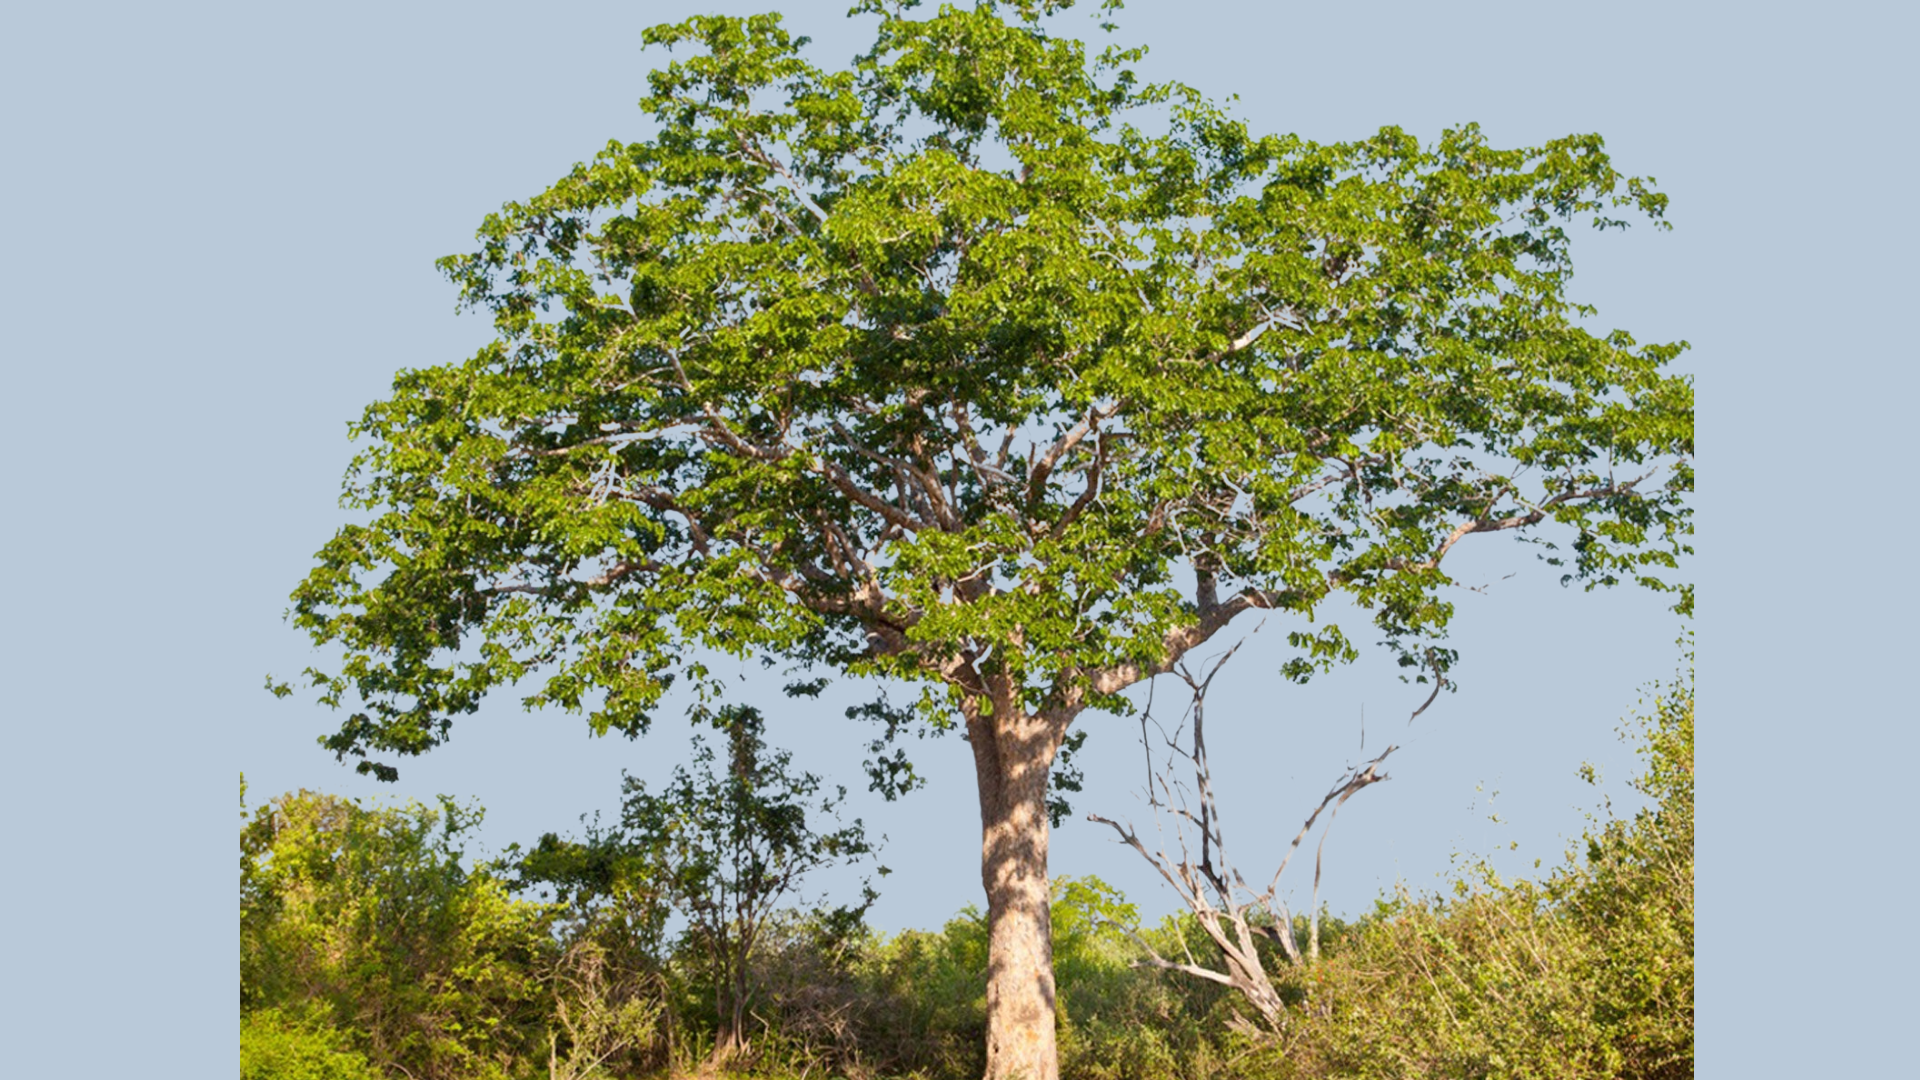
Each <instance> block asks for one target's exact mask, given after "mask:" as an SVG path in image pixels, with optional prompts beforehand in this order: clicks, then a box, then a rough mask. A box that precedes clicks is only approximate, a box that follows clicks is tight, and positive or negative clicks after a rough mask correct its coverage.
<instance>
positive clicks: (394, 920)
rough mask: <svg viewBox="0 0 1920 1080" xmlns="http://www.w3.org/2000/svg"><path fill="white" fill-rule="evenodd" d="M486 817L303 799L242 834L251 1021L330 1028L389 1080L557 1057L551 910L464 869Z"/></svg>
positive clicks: (449, 1075) (262, 815)
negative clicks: (549, 969)
mask: <svg viewBox="0 0 1920 1080" xmlns="http://www.w3.org/2000/svg"><path fill="white" fill-rule="evenodd" d="M475 820H477V815H476V814H472V813H469V812H467V811H463V810H461V809H460V808H458V807H456V806H454V805H453V804H451V803H446V804H443V806H442V807H441V809H439V810H437V811H436V810H433V809H429V808H427V807H424V806H420V805H418V804H412V803H410V804H407V805H405V806H400V807H370V806H362V805H360V804H359V803H357V802H354V801H353V800H350V799H341V798H337V797H334V796H330V795H316V794H312V793H309V792H300V793H297V794H293V795H286V796H282V797H281V798H279V799H276V800H274V801H273V802H272V803H270V804H269V805H267V806H264V807H261V808H260V809H259V810H258V811H257V812H256V813H255V814H254V815H253V817H252V820H250V821H249V822H247V824H246V826H245V828H244V829H243V830H242V833H241V902H240V1001H241V1011H242V1014H243V1016H244V1015H246V1014H249V1013H254V1012H259V1011H262V1010H276V1009H277V1010H280V1011H281V1012H283V1013H286V1014H288V1015H299V1016H302V1017H311V1016H323V1017H327V1018H329V1019H330V1020H331V1021H332V1022H334V1023H335V1024H336V1025H337V1029H338V1031H339V1033H340V1034H341V1035H343V1036H344V1037H345V1038H347V1039H348V1040H349V1041H350V1043H351V1046H352V1048H353V1049H354V1050H355V1051H357V1052H359V1053H360V1054H362V1055H363V1056H364V1057H365V1058H366V1059H367V1060H369V1061H371V1062H372V1063H373V1064H374V1065H375V1066H377V1067H378V1068H380V1069H381V1070H383V1071H388V1072H394V1073H398V1074H402V1075H406V1076H411V1077H415V1078H418V1080H455V1078H459V1080H474V1078H479V1077H486V1076H506V1075H513V1074H516V1073H521V1072H525V1071H527V1069H528V1068H530V1066H528V1065H527V1062H529V1061H531V1060H533V1059H534V1058H535V1057H536V1056H537V1057H538V1058H540V1059H544V1058H545V1056H546V1053H545V1052H546V1049H547V1047H546V1044H545V1040H544V1030H545V1027H544V1025H545V1022H546V1019H547V1008H546V1002H545V1001H544V1000H543V998H544V992H543V988H542V987H541V986H540V985H539V984H538V981H537V977H536V972H537V969H538V968H539V966H540V961H541V958H542V957H544V956H546V955H547V954H548V953H550V952H551V951H552V949H553V947H554V946H553V941H552V938H551V937H550V935H549V934H548V933H547V927H548V926H549V924H550V922H551V913H550V911H549V910H548V909H547V908H546V907H544V906H543V905H538V904H530V903H525V902H520V901H516V900H513V899H512V898H510V897H508V896H507V895H506V891H505V889H504V887H503V885H502V883H501V882H500V881H499V880H498V879H496V878H494V877H492V876H491V875H489V874H486V873H470V872H468V871H466V870H464V869H463V868H462V867H461V865H460V860H461V858H462V852H461V851H460V849H459V847H458V846H457V845H458V841H459V839H460V837H461V834H462V833H463V832H464V831H465V829H466V828H468V827H469V826H470V825H471V823H472V822H473V821H475Z"/></svg>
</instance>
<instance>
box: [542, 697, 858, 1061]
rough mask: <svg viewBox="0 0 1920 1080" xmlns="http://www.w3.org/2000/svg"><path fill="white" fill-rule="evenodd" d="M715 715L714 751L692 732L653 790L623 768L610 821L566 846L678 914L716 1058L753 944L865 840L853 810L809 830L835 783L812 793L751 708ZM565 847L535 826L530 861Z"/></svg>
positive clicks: (734, 1015) (851, 911) (738, 1043)
mask: <svg viewBox="0 0 1920 1080" xmlns="http://www.w3.org/2000/svg"><path fill="white" fill-rule="evenodd" d="M718 723H719V726H720V727H721V729H722V730H723V731H724V732H725V733H726V757H725V759H724V760H722V759H721V758H720V757H719V756H718V755H717V754H716V752H715V751H714V748H713V747H712V746H711V745H709V744H708V743H707V742H706V741H705V740H704V739H701V738H699V737H696V738H695V740H694V761H693V766H694V767H693V768H692V769H687V768H685V767H679V768H676V769H675V770H674V773H673V779H672V781H671V782H669V783H668V784H667V785H665V787H663V788H662V789H661V790H660V791H659V792H657V793H656V792H649V791H648V790H647V789H646V786H645V784H643V783H642V782H641V781H639V780H637V779H634V778H632V777H628V778H627V781H626V784H625V790H626V797H625V801H624V804H623V806H622V810H621V818H620V827H619V829H618V830H617V831H614V832H612V833H603V834H598V835H596V836H594V837H591V838H590V841H589V844H588V846H587V847H586V848H584V849H582V848H578V847H572V850H576V851H589V852H592V851H597V852H600V853H602V854H601V855H600V856H599V857H597V858H594V857H591V856H590V857H589V858H590V860H591V861H598V862H600V863H603V864H608V865H616V864H617V865H619V866H621V867H623V869H622V871H621V876H622V877H623V878H625V879H632V878H643V879H644V880H647V881H650V882H651V883H653V885H654V886H655V887H657V888H658V889H659V890H660V895H661V896H662V897H663V898H664V899H665V900H666V901H667V902H668V903H670V904H671V905H672V906H673V907H674V908H675V909H676V910H678V911H679V912H680V913H681V914H683V915H684V916H685V917H686V918H687V921H688V926H687V931H686V937H687V940H688V942H689V943H690V944H691V945H692V946H693V949H694V951H695V952H696V953H697V954H699V955H700V956H701V957H702V958H703V962H704V967H705V969H706V971H705V974H706V976H707V977H708V978H709V979H710V980H711V984H712V989H713V995H714V1011H715V1017H716V1020H717V1024H716V1033H715V1037H714V1047H713V1056H714V1060H715V1061H724V1060H725V1059H727V1058H729V1057H731V1056H733V1055H734V1054H736V1053H738V1052H739V1051H740V1050H742V1049H744V1048H745V1046H746V1021H747V1010H748V1008H749V1005H750V1004H751V1003H752V1001H753V998H754V994H755V990H756V987H755V986H754V985H753V982H752V979H753V970H754V968H753V964H752V961H753V959H754V950H755V948H756V947H757V946H758V945H759V944H760V941H761V937H762V935H763V934H764V933H765V931H766V929H767V927H768V925H769V923H770V922H771V920H772V919H773V918H774V916H775V915H776V914H777V913H778V912H779V911H780V910H781V908H782V906H783V905H784V904H786V903H788V902H791V901H792V900H794V899H795V898H796V897H797V895H798V892H799V889H800V887H801V885H802V883H803V881H804V879H805V878H806V876H807V875H808V874H809V873H811V872H813V871H815V870H818V869H820V868H822V867H825V866H829V865H834V864H840V863H851V862H857V861H859V860H861V859H864V858H867V857H869V856H871V855H872V854H873V850H874V849H873V846H872V845H871V844H870V843H869V842H868V840H867V837H866V831H865V829H864V827H863V826H862V824H861V823H860V822H859V821H854V822H852V823H851V824H847V825H843V826H841V827H839V828H836V829H833V830H831V831H824V832H823V831H820V829H819V827H818V823H819V822H821V821H822V820H823V819H833V818H836V817H837V812H838V807H839V803H840V801H841V799H843V798H844V797H845V795H846V790H845V789H844V788H840V789H836V794H833V795H822V793H821V781H820V778H819V777H818V776H815V775H814V774H812V773H805V772H797V771H795V770H794V768H793V762H792V755H791V754H790V753H788V752H787V751H785V750H771V749H769V748H768V747H767V746H766V744H765V742H764V740H763V738H762V735H763V732H764V728H765V722H764V720H763V719H762V717H761V715H760V713H759V712H758V711H757V710H755V709H752V708H748V707H743V706H729V707H725V708H722V709H720V710H719V712H718ZM569 848H570V845H568V844H567V842H565V841H560V840H558V839H557V838H555V837H552V836H548V837H544V838H542V840H541V843H540V846H539V848H537V849H536V850H535V852H534V854H533V856H532V857H531V859H532V865H533V866H534V867H535V869H536V871H537V870H538V869H539V867H540V865H541V864H544V865H545V866H546V867H549V868H550V867H552V866H553V865H555V864H556V863H557V862H558V861H559V859H560V855H561V853H562V852H565V851H567V850H569ZM546 872H547V873H549V874H550V873H551V869H548V870H547V871H546ZM874 895H875V894H874V892H873V890H872V889H871V888H867V889H865V902H864V903H862V904H859V905H855V906H852V907H842V908H839V909H836V910H835V911H833V912H831V913H829V918H830V919H831V920H834V921H838V922H841V923H847V922H856V921H857V920H858V919H859V917H860V915H861V913H863V912H864V911H865V910H866V906H867V904H871V903H872V901H873V899H874Z"/></svg>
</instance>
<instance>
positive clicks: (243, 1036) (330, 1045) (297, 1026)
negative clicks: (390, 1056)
mask: <svg viewBox="0 0 1920 1080" xmlns="http://www.w3.org/2000/svg"><path fill="white" fill-rule="evenodd" d="M347 1042H348V1039H347V1037H346V1036H345V1035H343V1034H342V1033H341V1032H339V1031H337V1030H334V1029H333V1028H331V1027H320V1026H313V1025H308V1024H301V1023H297V1022H295V1021H293V1020H291V1019H289V1018H288V1017H287V1016H286V1015H285V1014H283V1013H281V1012H280V1010H278V1009H259V1010H256V1011H254V1012H251V1013H247V1014H245V1015H243V1016H242V1017H241V1018H240V1080H384V1078H383V1077H382V1076H381V1075H380V1072H379V1070H377V1069H375V1068H374V1067H373V1066H372V1065H370V1064H368V1062H367V1059H366V1056H365V1055H363V1054H360V1053H358V1052H356V1051H354V1050H350V1049H347V1048H346V1046H347Z"/></svg>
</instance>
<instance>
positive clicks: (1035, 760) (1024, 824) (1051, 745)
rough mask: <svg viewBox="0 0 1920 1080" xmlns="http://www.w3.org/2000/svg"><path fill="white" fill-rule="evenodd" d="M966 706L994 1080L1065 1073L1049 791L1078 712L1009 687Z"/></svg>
mask: <svg viewBox="0 0 1920 1080" xmlns="http://www.w3.org/2000/svg"><path fill="white" fill-rule="evenodd" d="M965 712H966V714H967V729H968V739H969V741H970V742H971V744H972V747H973V756H974V769H975V773H976V777H977V779H978V781H979V789H980V878H981V884H982V885H984V886H985V887H986V893H987V1072H986V1076H987V1080H1059V1076H1060V1059H1059V1050H1058V1047H1057V1044H1056V1042H1055V1032H1054V1022H1055V1021H1054V984H1053V918H1052V912H1051V909H1050V906H1049V904H1050V901H1051V899H1052V897H1051V889H1050V884H1049V882H1048V879H1047V840H1048V828H1047V805H1046V799H1047V775H1048V772H1049V770H1050V769H1051V768H1052V766H1053V757H1054V754H1055V753H1056V752H1057V751H1058V750H1059V747H1060V737H1061V736H1062V735H1063V734H1064V733H1065V731H1066V726H1067V722H1068V721H1069V720H1070V717H1058V716H1055V717H1049V716H1029V715H1027V714H1026V713H1025V711H1024V710H1023V709H1022V708H1021V706H1020V703H1019V699H1018V697H1017V696H1016V694H1015V693H1014V692H1013V688H1012V687H1011V686H1008V685H993V686H992V687H991V690H990V694H989V696H988V697H987V699H986V700H980V701H976V702H973V703H972V707H970V708H967V709H966V710H965Z"/></svg>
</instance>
